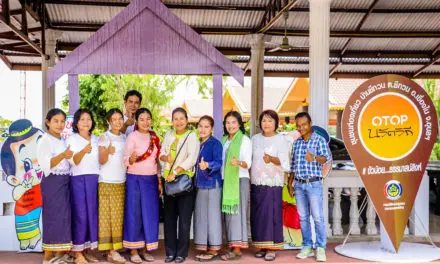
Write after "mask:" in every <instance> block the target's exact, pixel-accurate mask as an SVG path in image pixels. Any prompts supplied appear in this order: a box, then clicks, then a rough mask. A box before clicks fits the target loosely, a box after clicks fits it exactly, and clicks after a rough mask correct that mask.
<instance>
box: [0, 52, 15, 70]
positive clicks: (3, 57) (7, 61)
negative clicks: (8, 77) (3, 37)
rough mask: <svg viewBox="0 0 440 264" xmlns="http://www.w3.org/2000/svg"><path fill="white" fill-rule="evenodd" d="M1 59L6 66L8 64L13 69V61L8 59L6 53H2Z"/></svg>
mask: <svg viewBox="0 0 440 264" xmlns="http://www.w3.org/2000/svg"><path fill="white" fill-rule="evenodd" d="M0 59H1V60H2V61H3V62H4V63H5V64H6V66H8V68H9V69H10V70H11V69H12V64H11V62H10V61H9V60H8V58H6V56H5V55H3V54H0Z"/></svg>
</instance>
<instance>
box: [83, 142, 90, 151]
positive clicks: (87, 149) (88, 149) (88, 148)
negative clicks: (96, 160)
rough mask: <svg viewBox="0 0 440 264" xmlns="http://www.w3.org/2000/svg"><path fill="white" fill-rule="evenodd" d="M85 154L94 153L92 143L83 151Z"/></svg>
mask: <svg viewBox="0 0 440 264" xmlns="http://www.w3.org/2000/svg"><path fill="white" fill-rule="evenodd" d="M82 151H83V152H84V153H90V152H92V142H89V144H87V146H85V147H84V148H83V150H82Z"/></svg>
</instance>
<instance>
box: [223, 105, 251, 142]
mask: <svg viewBox="0 0 440 264" xmlns="http://www.w3.org/2000/svg"><path fill="white" fill-rule="evenodd" d="M230 116H233V117H235V118H236V119H237V120H238V124H239V125H240V130H241V132H243V134H245V133H246V130H245V129H244V123H243V118H241V115H240V113H239V112H237V111H230V112H228V113H227V114H226V115H225V118H224V119H223V133H224V134H225V135H226V136H228V135H229V132H228V131H227V130H226V119H228V117H230Z"/></svg>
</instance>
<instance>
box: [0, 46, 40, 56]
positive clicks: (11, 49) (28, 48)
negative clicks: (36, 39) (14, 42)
mask: <svg viewBox="0 0 440 264" xmlns="http://www.w3.org/2000/svg"><path fill="white" fill-rule="evenodd" d="M3 50H9V51H16V52H25V53H32V54H40V53H39V52H36V51H35V49H33V48H31V47H29V46H27V47H6V48H4V49H3ZM40 56H41V54H40Z"/></svg>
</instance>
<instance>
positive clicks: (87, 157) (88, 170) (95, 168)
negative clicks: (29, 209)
mask: <svg viewBox="0 0 440 264" xmlns="http://www.w3.org/2000/svg"><path fill="white" fill-rule="evenodd" d="M95 126H96V123H95V120H94V119H93V115H92V113H91V112H90V111H89V110H88V109H79V110H78V111H76V113H75V115H74V117H73V124H72V130H73V134H72V135H71V136H70V137H69V138H68V139H67V143H68V144H69V145H70V148H71V150H72V151H73V157H72V158H71V159H70V160H69V162H70V164H71V165H72V169H71V170H72V177H71V179H70V187H71V197H72V219H73V221H72V237H73V248H72V251H73V252H75V263H76V264H83V263H87V262H91V263H95V262H98V260H97V259H96V258H95V257H93V256H92V255H90V254H89V253H88V252H84V254H83V251H85V250H87V249H96V248H97V247H98V178H99V151H98V138H97V137H96V136H95V135H93V134H92V131H93V129H94V128H95Z"/></svg>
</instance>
